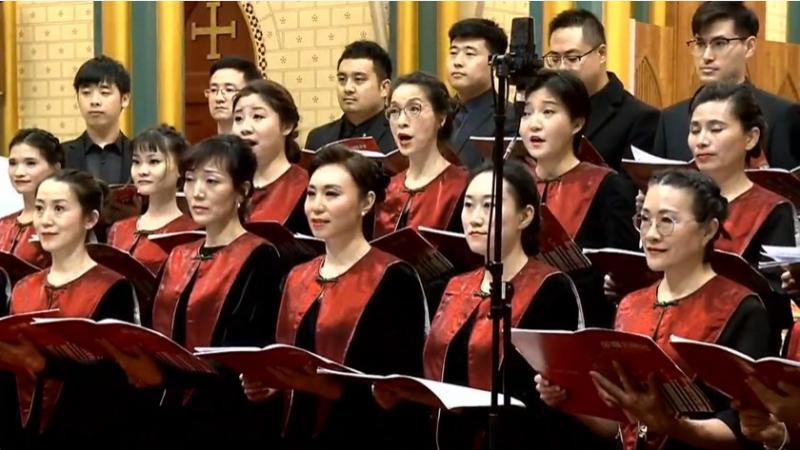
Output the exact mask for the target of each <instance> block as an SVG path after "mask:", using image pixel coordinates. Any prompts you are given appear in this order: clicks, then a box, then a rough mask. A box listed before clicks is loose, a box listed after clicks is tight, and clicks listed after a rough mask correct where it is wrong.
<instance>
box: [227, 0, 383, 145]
mask: <svg viewBox="0 0 800 450" xmlns="http://www.w3.org/2000/svg"><path fill="white" fill-rule="evenodd" d="M243 3H244V4H243V11H246V12H247V11H248V10H251V11H252V12H251V14H252V15H253V16H254V17H256V18H257V19H258V26H259V27H260V30H252V29H251V30H250V33H251V35H255V34H256V33H257V31H261V33H262V34H263V38H264V43H265V46H266V59H267V70H266V75H267V77H268V78H270V79H272V80H275V81H277V82H279V83H282V84H283V85H284V86H286V88H287V89H289V91H290V92H291V93H292V95H293V96H294V99H295V102H297V106H298V108H299V109H300V113H301V117H300V139H299V141H300V142H301V143H302V142H305V136H306V135H307V134H308V131H309V130H311V129H312V128H314V127H316V126H318V125H321V124H324V123H326V122H330V121H331V120H334V119H336V118H338V117H339V116H340V115H341V114H342V113H341V110H340V109H339V104H338V102H337V100H336V62H337V61H338V60H339V56H340V55H341V53H342V50H343V49H344V47H345V45H347V44H348V43H350V42H352V41H355V40H358V39H370V40H376V41H378V42H379V43H380V44H381V45H383V46H384V47H387V46H388V42H385V38H383V39H381V37H382V36H383V37H385V36H388V29H389V4H388V2H366V1H364V2H243ZM251 23H253V22H251ZM248 25H249V24H248ZM381 27H382V28H383V29H382V30H381V29H380V28H381ZM381 40H383V41H384V42H381Z"/></svg>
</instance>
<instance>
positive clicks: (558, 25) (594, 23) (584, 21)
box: [550, 9, 606, 47]
mask: <svg viewBox="0 0 800 450" xmlns="http://www.w3.org/2000/svg"><path fill="white" fill-rule="evenodd" d="M572 27H581V29H582V30H583V40H584V42H586V43H587V44H589V45H590V46H592V47H597V46H598V45H601V44H605V43H606V29H605V27H603V23H602V22H600V20H599V19H598V18H597V16H595V15H594V14H592V13H591V12H590V11H587V10H585V9H568V10H566V11H562V12H561V13H559V14H558V15H557V16H555V17H553V20H551V21H550V37H552V36H553V32H554V31H556V30H560V29H562V28H572Z"/></svg>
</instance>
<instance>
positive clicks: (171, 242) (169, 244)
mask: <svg viewBox="0 0 800 450" xmlns="http://www.w3.org/2000/svg"><path fill="white" fill-rule="evenodd" d="M205 237H206V232H205V231H202V230H190V231H175V232H172V233H153V234H148V235H147V239H150V240H151V241H153V243H155V244H156V245H158V246H159V247H161V249H162V250H164V252H166V253H170V252H171V251H172V249H173V248H175V247H177V246H179V245H183V244H188V243H190V242H194V241H198V240H200V239H205Z"/></svg>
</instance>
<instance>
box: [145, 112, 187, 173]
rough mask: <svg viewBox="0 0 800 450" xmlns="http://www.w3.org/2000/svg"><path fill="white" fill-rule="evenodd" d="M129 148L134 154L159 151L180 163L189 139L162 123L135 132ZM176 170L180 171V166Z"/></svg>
mask: <svg viewBox="0 0 800 450" xmlns="http://www.w3.org/2000/svg"><path fill="white" fill-rule="evenodd" d="M131 149H133V153H134V154H135V153H137V152H161V153H164V154H165V155H167V156H169V157H172V158H173V159H174V161H175V162H176V163H177V164H178V165H180V162H181V159H182V158H183V155H184V154H186V152H187V151H188V150H189V141H187V140H186V137H185V136H184V135H183V134H182V133H181V132H180V131H178V130H177V129H176V128H175V127H173V126H171V125H167V124H165V123H163V124H161V125H160V126H158V127H153V128H148V129H146V130H144V131H142V132H141V133H139V134H137V135H136V137H135V138H133V140H132V141H131ZM167 164H169V162H168V163H167ZM178 170H179V171H180V168H179V169H178ZM181 178H182V177H181Z"/></svg>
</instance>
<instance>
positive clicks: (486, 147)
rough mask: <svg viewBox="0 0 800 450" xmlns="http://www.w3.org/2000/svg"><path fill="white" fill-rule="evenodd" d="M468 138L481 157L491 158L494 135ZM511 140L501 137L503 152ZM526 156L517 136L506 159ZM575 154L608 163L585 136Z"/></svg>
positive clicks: (597, 163)
mask: <svg viewBox="0 0 800 450" xmlns="http://www.w3.org/2000/svg"><path fill="white" fill-rule="evenodd" d="M469 140H470V142H472V144H473V145H474V146H475V148H477V149H478V151H479V152H480V154H481V156H483V159H485V160H487V161H491V160H492V152H493V151H494V137H483V136H470V138H469ZM512 140H514V138H512V137H506V138H504V139H503V142H504V145H503V152H504V153H505V152H508V146H509V144H511V141H512ZM527 156H528V151H527V150H526V149H525V144H524V143H523V142H522V137H518V138H517V140H516V142H514V145H513V146H512V148H511V151H510V152H509V153H508V157H507V158H506V159H520V158H525V157H527ZM575 156H576V157H577V158H578V159H579V160H581V161H584V162H588V163H591V164H594V165H597V166H603V167H608V164H606V161H605V160H604V159H603V156H602V155H600V152H599V151H598V150H597V148H596V147H595V146H594V145H593V144H592V142H591V141H589V139H587V138H586V136H583V137H581V143H580V146H579V147H578V151H577V152H575Z"/></svg>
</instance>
